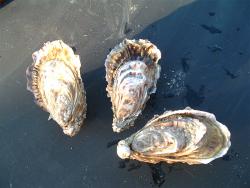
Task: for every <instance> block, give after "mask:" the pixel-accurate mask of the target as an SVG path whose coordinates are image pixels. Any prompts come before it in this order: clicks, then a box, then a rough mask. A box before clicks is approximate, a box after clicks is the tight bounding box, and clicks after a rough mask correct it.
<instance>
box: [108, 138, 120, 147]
mask: <svg viewBox="0 0 250 188" xmlns="http://www.w3.org/2000/svg"><path fill="white" fill-rule="evenodd" d="M120 140H121V139H117V140H113V141H110V142H108V143H107V148H110V147H112V146H114V145H116V144H118V142H119V141H120Z"/></svg>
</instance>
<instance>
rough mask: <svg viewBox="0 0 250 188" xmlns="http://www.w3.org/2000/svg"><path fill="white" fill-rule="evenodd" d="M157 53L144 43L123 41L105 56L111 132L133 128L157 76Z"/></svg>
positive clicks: (158, 55)
mask: <svg viewBox="0 0 250 188" xmlns="http://www.w3.org/2000/svg"><path fill="white" fill-rule="evenodd" d="M160 58H161V52H160V50H159V49H158V48H157V47H156V46H155V45H154V44H152V43H151V42H150V41H148V40H143V39H140V40H128V39H125V40H123V42H121V43H120V44H119V45H117V46H115V48H114V49H113V50H112V51H111V52H110V53H109V54H108V56H107V58H106V61H105V67H106V81H107V88H106V90H107V92H108V96H109V97H110V98H111V102H112V110H113V124H112V127H113V131H115V132H120V131H122V130H124V129H127V128H129V127H130V126H133V124H134V121H135V119H136V118H137V116H138V115H139V114H140V113H141V111H142V110H143V108H144V107H145V104H146V102H147V100H148V99H149V96H150V94H152V93H155V91H156V83H157V80H158V78H159V76H160V65H158V61H159V59H160Z"/></svg>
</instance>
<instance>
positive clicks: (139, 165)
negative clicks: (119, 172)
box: [128, 162, 142, 172]
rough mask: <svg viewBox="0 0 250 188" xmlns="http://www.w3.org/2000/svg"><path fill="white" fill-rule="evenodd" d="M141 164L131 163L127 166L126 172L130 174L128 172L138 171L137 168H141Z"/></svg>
mask: <svg viewBox="0 0 250 188" xmlns="http://www.w3.org/2000/svg"><path fill="white" fill-rule="evenodd" d="M141 166H142V165H141V163H140V162H138V163H137V164H136V163H131V164H129V168H128V171H129V172H130V171H132V170H136V169H138V168H141Z"/></svg>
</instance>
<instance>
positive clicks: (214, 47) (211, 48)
mask: <svg viewBox="0 0 250 188" xmlns="http://www.w3.org/2000/svg"><path fill="white" fill-rule="evenodd" d="M207 48H208V49H209V50H210V51H211V52H221V51H222V50H223V48H222V47H220V46H219V45H217V44H215V45H212V46H207Z"/></svg>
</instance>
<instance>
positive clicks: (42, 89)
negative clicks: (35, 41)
mask: <svg viewBox="0 0 250 188" xmlns="http://www.w3.org/2000/svg"><path fill="white" fill-rule="evenodd" d="M32 57H33V61H34V63H33V64H31V65H30V66H29V67H28V68H27V70H26V77H27V89H28V90H29V91H31V92H32V93H33V94H34V98H35V102H36V104H37V105H38V106H40V107H41V108H43V109H44V110H45V111H47V112H49V113H50V116H49V119H50V118H52V119H54V120H55V121H56V122H57V123H58V124H59V125H60V127H61V128H62V129H63V132H64V133H65V134H67V135H69V136H74V135H75V134H77V133H78V131H79V130H80V128H81V126H82V124H83V120H84V119H85V117H86V110H87V104H86V96H85V90H84V86H83V83H82V79H81V74H80V67H81V63H80V58H79V56H78V55H75V54H74V52H73V50H72V49H71V48H70V47H69V46H68V45H66V44H65V43H64V42H63V41H61V40H57V41H53V42H47V43H45V44H44V46H43V47H42V48H41V49H40V50H38V51H36V52H34V53H33V54H32Z"/></svg>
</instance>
